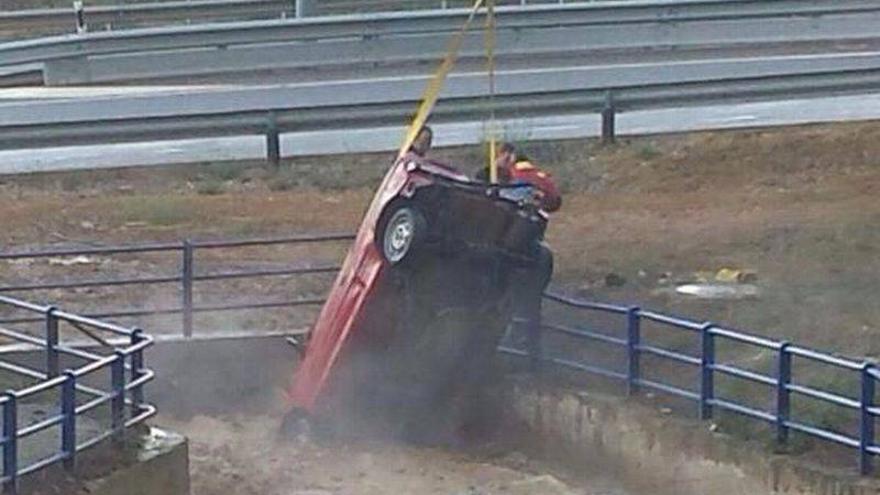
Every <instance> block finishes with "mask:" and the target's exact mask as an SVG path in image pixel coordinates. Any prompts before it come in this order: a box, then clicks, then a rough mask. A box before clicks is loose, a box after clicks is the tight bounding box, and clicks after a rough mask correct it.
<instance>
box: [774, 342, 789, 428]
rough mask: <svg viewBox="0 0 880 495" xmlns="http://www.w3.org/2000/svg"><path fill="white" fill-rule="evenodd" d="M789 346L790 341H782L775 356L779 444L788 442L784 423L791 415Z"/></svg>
mask: <svg viewBox="0 0 880 495" xmlns="http://www.w3.org/2000/svg"><path fill="white" fill-rule="evenodd" d="M790 346H791V343H789V342H783V343H782V344H781V345H780V346H779V355H778V356H777V357H776V359H777V361H776V365H777V369H776V378H777V382H776V441H777V442H779V443H780V444H784V443H786V442H788V426H786V423H787V422H788V419H789V418H790V417H791V392H790V391H789V390H788V386H789V385H790V384H791V353H789V352H788V348H789V347H790Z"/></svg>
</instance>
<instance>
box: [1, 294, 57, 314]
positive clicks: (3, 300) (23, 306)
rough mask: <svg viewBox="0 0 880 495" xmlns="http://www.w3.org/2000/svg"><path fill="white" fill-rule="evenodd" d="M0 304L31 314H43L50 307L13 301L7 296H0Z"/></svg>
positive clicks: (17, 300)
mask: <svg viewBox="0 0 880 495" xmlns="http://www.w3.org/2000/svg"><path fill="white" fill-rule="evenodd" d="M0 303H2V304H6V305H9V306H12V307H15V308H19V309H23V310H26V311H31V312H33V313H45V312H46V311H48V310H49V308H50V306H44V305H41V304H34V303H30V302H27V301H22V300H20V299H15V298H13V297H8V296H0Z"/></svg>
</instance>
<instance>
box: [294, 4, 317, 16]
mask: <svg viewBox="0 0 880 495" xmlns="http://www.w3.org/2000/svg"><path fill="white" fill-rule="evenodd" d="M294 8H295V9H296V17H297V18H301V17H308V16H311V15H315V0H295V6H294Z"/></svg>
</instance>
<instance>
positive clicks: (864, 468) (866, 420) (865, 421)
mask: <svg viewBox="0 0 880 495" xmlns="http://www.w3.org/2000/svg"><path fill="white" fill-rule="evenodd" d="M873 369H874V365H873V364H870V363H865V365H864V366H862V397H861V401H860V402H861V404H860V412H861V427H860V428H859V471H860V472H861V473H862V474H870V473H871V471H872V469H873V464H874V463H873V462H872V461H873V457H874V455H873V454H872V453H871V452H869V451H868V448H869V447H873V446H874V415H873V414H871V408H872V407H874V375H873V373H872V370H873Z"/></svg>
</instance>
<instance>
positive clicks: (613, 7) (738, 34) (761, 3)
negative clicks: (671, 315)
mask: <svg viewBox="0 0 880 495" xmlns="http://www.w3.org/2000/svg"><path fill="white" fill-rule="evenodd" d="M878 14H880V5H878V4H877V3H876V2H873V1H871V0H839V1H837V2H834V3H833V4H831V3H829V2H827V0H775V1H772V2H767V1H765V0H676V1H675V2H660V1H657V0H633V1H627V2H580V3H573V4H563V5H527V6H516V7H500V8H499V9H498V19H497V30H498V32H499V33H505V32H508V31H511V30H523V29H530V30H534V29H544V30H546V29H558V28H575V27H576V28H579V29H582V30H583V29H594V30H596V32H597V34H596V36H595V38H597V39H606V40H607V41H606V42H605V43H604V45H603V46H607V47H618V48H620V47H625V46H632V45H633V43H634V42H639V45H638V46H642V47H648V46H650V47H656V46H681V45H687V44H691V45H693V44H698V45H704V44H716V45H717V44H727V43H734V42H736V43H762V42H768V40H773V41H789V40H808V41H815V40H819V39H827V40H840V39H859V38H876V22H875V17H876V16H877V15H878ZM466 16H467V10H466V9H448V10H434V11H424V12H421V11H420V12H404V13H382V14H363V15H348V16H328V17H316V18H305V19H288V20H272V21H253V22H233V23H218V24H207V25H201V26H196V25H193V26H179V27H166V28H149V29H132V30H124V31H118V32H101V33H84V34H81V35H66V36H56V37H49V38H42V39H37V40H26V41H17V42H10V43H4V44H2V45H0V65H21V64H30V63H40V62H47V61H53V60H60V59H77V58H79V59H83V58H85V57H93V56H99V55H112V54H121V53H129V54H130V53H136V52H145V51H174V50H183V49H194V48H229V47H236V46H245V45H256V44H269V43H284V42H294V41H298V42H304V41H313V40H323V41H326V40H332V39H345V38H355V39H370V38H375V37H390V36H394V37H396V36H411V35H417V34H431V33H433V34H448V33H451V32H454V31H456V30H457V29H458V28H459V27H460V26H461V24H462V22H463V20H464V18H465V17H466ZM637 28H639V29H641V30H640V31H633V30H634V29H637ZM563 48H567V49H574V48H577V47H576V46H574V45H571V44H566V45H564V46H563V47H560V49H559V50H557V51H564V50H563ZM418 50H419V47H418V45H417V44H416V45H413V46H412V47H411V50H410V51H418ZM432 56H433V54H432Z"/></svg>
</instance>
